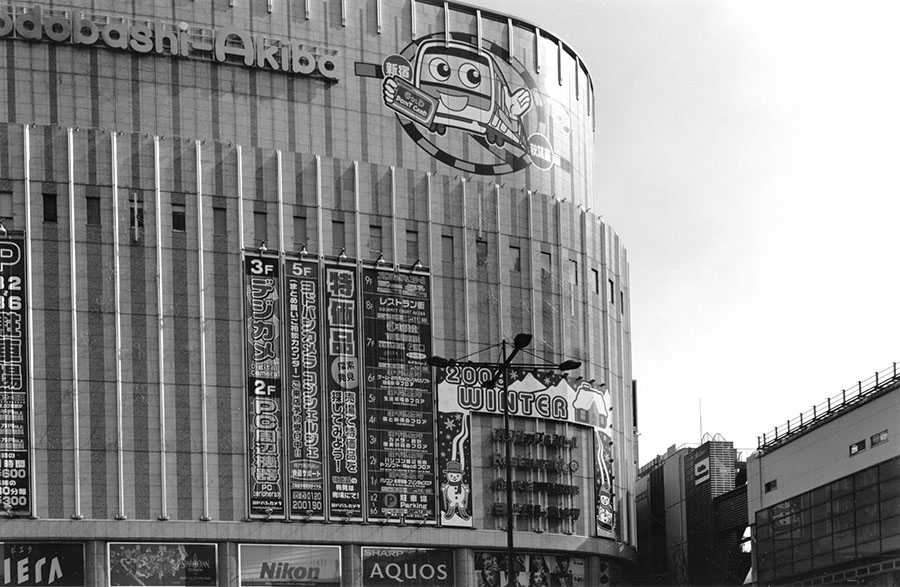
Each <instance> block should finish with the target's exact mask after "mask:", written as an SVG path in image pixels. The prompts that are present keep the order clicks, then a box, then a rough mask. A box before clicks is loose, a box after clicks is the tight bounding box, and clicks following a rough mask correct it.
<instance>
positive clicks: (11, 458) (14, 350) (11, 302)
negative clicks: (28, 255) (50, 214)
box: [0, 238, 32, 514]
mask: <svg viewBox="0 0 900 587" xmlns="http://www.w3.org/2000/svg"><path fill="white" fill-rule="evenodd" d="M25 275H26V271H25V243H24V241H23V240H22V239H18V238H9V239H4V240H0V504H2V505H3V508H4V509H5V510H7V511H9V512H10V513H19V514H28V513H30V512H31V508H32V504H31V490H30V485H31V463H29V458H28V426H29V422H28V362H27V358H28V316H27V314H26V312H27V308H26V303H25V300H26V297H25V287H26V283H25Z"/></svg>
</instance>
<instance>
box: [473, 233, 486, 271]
mask: <svg viewBox="0 0 900 587" xmlns="http://www.w3.org/2000/svg"><path fill="white" fill-rule="evenodd" d="M487 257H488V243H487V241H486V240H484V239H480V238H479V239H476V240H475V266H476V267H486V266H487Z"/></svg>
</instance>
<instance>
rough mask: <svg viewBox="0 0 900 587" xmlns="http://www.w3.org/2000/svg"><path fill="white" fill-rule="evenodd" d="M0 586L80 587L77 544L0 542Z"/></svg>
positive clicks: (81, 575)
mask: <svg viewBox="0 0 900 587" xmlns="http://www.w3.org/2000/svg"><path fill="white" fill-rule="evenodd" d="M0 563H2V564H0V585H53V586H54V587H83V586H84V544H82V543H81V542H0Z"/></svg>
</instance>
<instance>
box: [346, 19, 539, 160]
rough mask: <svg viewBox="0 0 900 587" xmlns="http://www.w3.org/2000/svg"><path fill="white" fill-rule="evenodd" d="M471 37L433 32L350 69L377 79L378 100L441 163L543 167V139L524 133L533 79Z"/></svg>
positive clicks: (534, 91) (504, 54) (492, 46)
mask: <svg viewBox="0 0 900 587" xmlns="http://www.w3.org/2000/svg"><path fill="white" fill-rule="evenodd" d="M476 42H477V39H476V38H475V37H474V36H473V35H469V34H464V33H452V34H451V35H450V39H449V40H448V39H447V38H446V37H445V34H444V33H435V34H433V35H429V36H426V37H423V38H421V39H418V40H416V41H413V42H412V43H410V44H409V45H408V46H407V47H406V48H404V49H403V51H401V52H400V53H399V54H395V55H390V56H388V57H387V58H386V59H385V60H384V61H383V62H382V64H381V67H380V68H378V67H376V66H371V65H369V64H363V63H357V64H356V73H357V75H359V76H366V77H379V78H381V79H382V85H381V87H382V100H383V101H384V105H385V106H386V107H388V108H390V109H391V110H393V111H394V112H395V113H396V115H397V120H398V121H399V123H400V125H401V126H402V128H403V130H404V132H406V134H407V135H408V136H409V138H410V139H412V140H413V141H414V142H415V143H416V144H417V145H418V146H419V147H420V148H421V149H423V150H424V151H425V152H427V153H428V154H430V155H431V156H432V157H434V158H435V159H437V160H439V161H441V162H442V163H445V164H446V165H449V166H451V167H454V168H456V169H459V170H461V171H467V172H470V173H476V174H480V175H503V174H506V173H512V172H514V171H518V170H520V169H524V168H525V167H528V166H529V165H534V166H535V167H537V168H538V169H542V170H548V169H550V168H551V167H552V166H553V161H554V153H553V147H552V145H551V144H550V141H549V140H548V139H547V138H546V137H545V136H544V135H541V134H539V133H536V132H529V126H528V114H529V112H532V111H534V110H543V109H544V105H543V100H544V99H543V95H542V94H541V93H540V92H539V91H538V86H537V84H536V83H535V80H534V78H532V76H531V74H530V73H529V72H528V70H526V69H525V67H523V66H522V64H521V63H519V62H518V61H517V60H511V59H509V52H508V51H507V50H506V49H503V48H502V47H500V46H499V45H497V44H496V43H492V42H490V41H487V40H483V41H482V44H481V47H480V48H479V46H478V45H477V44H476ZM511 80H513V81H511ZM535 118H540V116H535ZM532 126H535V127H536V124H535V123H532ZM532 130H533V129H532ZM460 136H461V137H462V138H463V139H469V140H472V141H474V143H475V144H476V145H477V146H478V148H477V149H475V150H473V149H472V147H471V145H468V144H467V143H466V140H460Z"/></svg>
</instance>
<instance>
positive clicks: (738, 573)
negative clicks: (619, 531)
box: [635, 435, 750, 585]
mask: <svg viewBox="0 0 900 587" xmlns="http://www.w3.org/2000/svg"><path fill="white" fill-rule="evenodd" d="M705 440H706V441H705V442H704V443H703V444H701V445H699V446H695V447H688V446H682V447H678V448H676V447H675V446H672V447H671V448H670V449H669V450H668V451H667V452H666V454H665V455H660V456H658V457H656V458H655V459H653V460H652V461H651V462H649V463H647V464H646V465H644V466H643V467H641V469H640V470H639V472H638V481H637V486H636V488H635V493H636V495H637V523H638V544H639V546H640V549H639V567H640V569H641V575H640V579H641V580H642V582H644V583H647V584H657V585H740V584H741V583H742V582H743V580H744V577H745V575H746V573H747V570H748V569H749V565H750V560H749V556H748V555H747V554H745V553H744V552H742V542H743V537H744V533H745V530H746V528H747V523H746V519H745V514H746V511H747V486H746V479H747V476H746V466H745V465H746V464H745V463H744V462H743V461H741V460H739V459H738V453H737V451H736V450H735V449H734V445H733V444H732V443H731V442H730V441H726V440H724V439H723V438H722V437H721V436H719V435H716V436H715V437H711V438H709V439H708V440H707V439H705Z"/></svg>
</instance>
